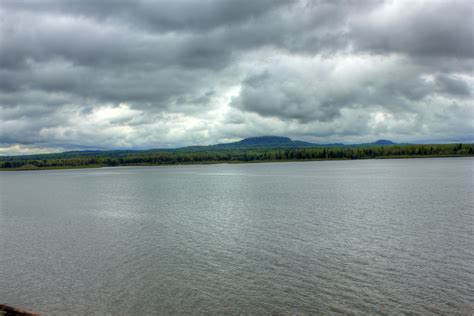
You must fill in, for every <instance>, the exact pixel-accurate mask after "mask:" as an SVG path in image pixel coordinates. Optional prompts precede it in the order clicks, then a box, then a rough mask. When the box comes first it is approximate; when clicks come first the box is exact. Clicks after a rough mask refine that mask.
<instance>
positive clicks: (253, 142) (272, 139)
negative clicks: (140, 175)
mask: <svg viewBox="0 0 474 316" xmlns="http://www.w3.org/2000/svg"><path fill="white" fill-rule="evenodd" d="M389 145H400V144H397V143H394V142H392V141H390V140H386V139H379V140H377V141H375V142H373V143H363V144H350V145H345V144H342V143H330V144H315V143H309V142H304V141H300V140H292V139H291V138H289V137H283V136H258V137H249V138H245V139H242V140H240V141H237V142H232V143H224V144H215V145H209V146H188V147H181V148H173V149H165V148H156V149H147V150H82V151H67V152H63V153H52V154H37V155H21V156H16V157H18V159H24V160H27V159H67V158H74V157H95V156H111V157H125V156H127V155H130V154H134V153H158V152H169V153H173V152H208V151H209V152H215V151H222V150H253V149H297V148H323V147H324V148H338V147H370V146H389ZM8 159H9V157H8V156H0V161H5V160H8Z"/></svg>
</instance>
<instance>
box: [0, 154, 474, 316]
mask: <svg viewBox="0 0 474 316" xmlns="http://www.w3.org/2000/svg"><path fill="white" fill-rule="evenodd" d="M473 174H474V160H473V159H471V158H464V159H463V158H461V159H455V158H452V159H409V160H358V161H328V162H295V163H268V164H240V165H225V164H222V165H203V166H173V167H130V168H104V169H88V170H85V169H82V170H55V171H35V172H28V171H25V172H2V173H0V194H1V195H0V197H1V200H0V207H1V208H0V303H7V304H10V305H13V306H17V307H21V308H26V309H29V310H32V311H35V312H39V313H43V314H45V315H49V314H60V315H64V314H105V313H111V314H132V315H133V314H135V315H136V314H175V313H178V314H189V313H193V314H195V313H212V314H237V313H243V314H249V313H252V314H270V313H282V314H287V313H289V314H294V313H301V314H314V313H324V314H327V313H344V314H345V313H351V314H352V313H354V314H367V313H382V314H383V313H388V314H392V313H394V314H399V313H405V312H406V313H408V312H412V313H415V314H456V313H458V314H466V315H469V314H472V313H473V310H474V303H473V297H474V234H473V228H474V210H473V206H472V205H473V202H474V200H473V196H474V182H473Z"/></svg>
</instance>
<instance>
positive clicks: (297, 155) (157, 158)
mask: <svg viewBox="0 0 474 316" xmlns="http://www.w3.org/2000/svg"><path fill="white" fill-rule="evenodd" d="M473 151H474V144H433V145H388V146H367V147H360V146H353V147H351V146H343V147H328V148H326V147H324V148H321V147H317V148H250V149H227V150H226V149H222V150H210V151H194V150H185V149H176V150H149V151H120V150H118V151H83V152H81V151H78V152H66V153H60V154H43V155H29V156H9V157H0V168H1V169H3V170H6V169H9V170H18V169H20V170H21V169H40V168H81V167H102V166H131V165H173V164H196V163H219V162H227V163H237V162H264V161H268V162H269V161H293V160H331V159H373V158H411V157H453V156H472V155H474V154H473Z"/></svg>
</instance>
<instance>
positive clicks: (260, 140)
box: [208, 136, 317, 149]
mask: <svg viewBox="0 0 474 316" xmlns="http://www.w3.org/2000/svg"><path fill="white" fill-rule="evenodd" d="M314 146H317V145H316V144H312V143H308V142H303V141H300V140H291V139H290V138H288V137H282V136H259V137H249V138H245V139H242V140H240V141H238V142H233V143H226V144H217V145H211V146H208V147H215V148H219V149H232V148H235V149H238V148H245V147H252V148H254V147H265V148H268V147H271V148H301V147H314Z"/></svg>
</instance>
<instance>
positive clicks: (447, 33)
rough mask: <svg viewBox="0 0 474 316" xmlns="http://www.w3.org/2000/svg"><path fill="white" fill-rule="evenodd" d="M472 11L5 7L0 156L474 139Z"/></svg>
mask: <svg viewBox="0 0 474 316" xmlns="http://www.w3.org/2000/svg"><path fill="white" fill-rule="evenodd" d="M473 10H474V2H472V1H452V0H449V1H448V0H445V1H444V0H424V1H408V0H406V1H404V0H400V1H386V2H384V1H360V0H358V1H286V0H272V1H267V0H258V1H256V0H184V1H155V0H153V1H151V0H150V1H147V0H141V1H135V0H134V1H115V0H114V1H112V0H102V1H98V0H68V1H66V0H63V1H59V0H35V1H20V0H1V1H0V154H3V155H5V154H21V153H33V152H51V151H63V150H71V149H96V148H97V149H112V148H134V149H141V148H157V147H178V146H183V145H195V144H213V143H218V142H228V141H234V140H238V139H241V138H244V137H249V136H261V135H280V136H289V137H291V138H293V139H300V140H306V141H312V142H317V143H329V142H343V143H355V142H368V141H374V140H376V139H379V138H386V139H390V140H393V141H397V142H458V141H471V142H472V141H473V139H474V104H473V96H472V94H473V90H474V74H473V66H474V39H473V29H474V20H473Z"/></svg>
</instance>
